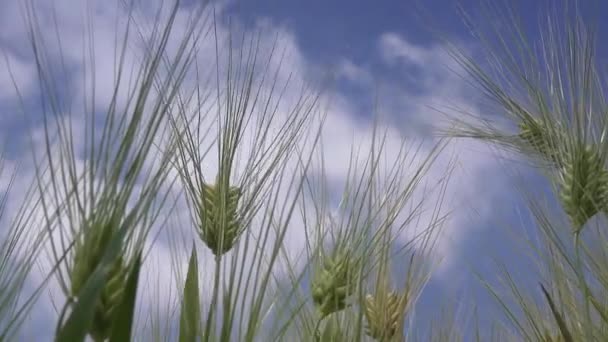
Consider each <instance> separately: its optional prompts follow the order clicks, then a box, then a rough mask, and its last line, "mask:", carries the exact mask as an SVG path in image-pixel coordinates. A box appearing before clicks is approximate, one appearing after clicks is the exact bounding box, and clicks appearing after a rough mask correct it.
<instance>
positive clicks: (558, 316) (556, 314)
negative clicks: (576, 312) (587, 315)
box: [540, 284, 574, 342]
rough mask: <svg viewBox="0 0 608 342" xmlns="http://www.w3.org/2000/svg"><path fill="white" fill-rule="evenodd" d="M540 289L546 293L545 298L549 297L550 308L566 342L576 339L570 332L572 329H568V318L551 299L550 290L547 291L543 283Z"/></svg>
mask: <svg viewBox="0 0 608 342" xmlns="http://www.w3.org/2000/svg"><path fill="white" fill-rule="evenodd" d="M540 289H541V290H542V291H543V294H544V295H545V298H546V299H547V302H548V303H549V308H550V309H551V313H552V314H553V317H554V318H555V321H556V322H557V326H558V327H559V331H560V333H561V334H562V337H563V338H564V341H565V342H572V341H574V339H573V338H572V334H571V333H570V330H569V329H568V326H567V325H566V320H565V319H564V317H563V316H562V315H561V314H560V313H559V311H558V310H557V307H556V306H555V303H554V302H553V299H551V295H549V292H548V291H547V289H545V286H544V285H543V284H540Z"/></svg>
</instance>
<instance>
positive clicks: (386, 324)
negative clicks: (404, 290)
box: [364, 291, 407, 341]
mask: <svg viewBox="0 0 608 342" xmlns="http://www.w3.org/2000/svg"><path fill="white" fill-rule="evenodd" d="M406 306H407V296H406V295H405V294H404V295H399V294H397V293H395V292H394V291H391V292H384V291H382V292H379V293H377V294H376V296H372V295H370V294H368V295H367V296H365V302H364V308H365V311H364V313H365V318H366V319H367V326H366V328H365V333H366V335H367V336H369V337H371V338H373V339H375V340H376V341H389V340H391V339H392V338H394V337H395V335H396V334H397V333H398V331H399V327H400V323H401V321H403V319H404V316H405V308H406Z"/></svg>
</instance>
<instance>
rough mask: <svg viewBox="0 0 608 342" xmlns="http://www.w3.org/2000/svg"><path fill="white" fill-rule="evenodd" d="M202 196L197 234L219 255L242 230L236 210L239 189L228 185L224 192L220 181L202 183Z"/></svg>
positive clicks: (228, 247)
mask: <svg viewBox="0 0 608 342" xmlns="http://www.w3.org/2000/svg"><path fill="white" fill-rule="evenodd" d="M202 197H203V198H202V202H201V204H200V206H201V208H200V216H201V217H200V219H201V220H200V222H201V225H200V227H199V235H200V237H201V239H202V240H203V241H204V242H205V244H206V245H207V247H209V249H211V251H212V252H213V254H215V255H216V256H219V255H222V254H224V253H226V252H228V251H229V250H230V249H231V248H232V247H233V246H234V244H235V243H236V240H237V239H238V237H239V235H240V234H241V232H242V229H241V227H240V224H239V220H238V212H237V209H238V202H239V199H240V198H241V190H240V188H238V187H228V190H227V192H226V191H225V190H224V187H223V186H221V183H220V182H218V183H216V184H215V185H208V184H203V196H202Z"/></svg>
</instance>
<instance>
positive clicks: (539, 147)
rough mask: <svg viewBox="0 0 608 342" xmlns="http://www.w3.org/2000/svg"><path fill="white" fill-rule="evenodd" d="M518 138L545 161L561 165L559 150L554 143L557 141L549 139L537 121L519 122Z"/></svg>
mask: <svg viewBox="0 0 608 342" xmlns="http://www.w3.org/2000/svg"><path fill="white" fill-rule="evenodd" d="M519 137H520V138H521V139H522V140H523V141H525V142H526V143H528V144H529V145H530V147H531V148H532V149H534V151H536V152H537V153H539V154H540V155H542V156H543V157H544V158H546V159H547V160H549V161H551V162H553V163H555V165H558V166H560V165H562V158H561V156H560V153H559V151H560V149H559V148H558V146H557V143H556V140H557V139H551V138H550V136H549V135H548V133H547V132H546V128H545V126H544V125H543V124H542V123H541V122H539V121H538V120H535V119H532V120H531V121H529V122H528V121H523V122H521V123H520V124H519Z"/></svg>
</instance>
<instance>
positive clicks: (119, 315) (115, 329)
mask: <svg viewBox="0 0 608 342" xmlns="http://www.w3.org/2000/svg"><path fill="white" fill-rule="evenodd" d="M140 269H141V252H140V253H139V254H138V255H137V258H136V259H135V264H134V265H133V269H132V270H131V273H130V274H129V278H128V279H127V284H126V288H125V293H124V295H123V298H122V302H121V303H120V306H119V307H118V310H117V311H116V316H115V317H114V322H112V335H111V336H110V342H120V341H130V340H131V329H132V327H133V315H134V312H135V302H136V299H137V285H138V282H139V271H140Z"/></svg>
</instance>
